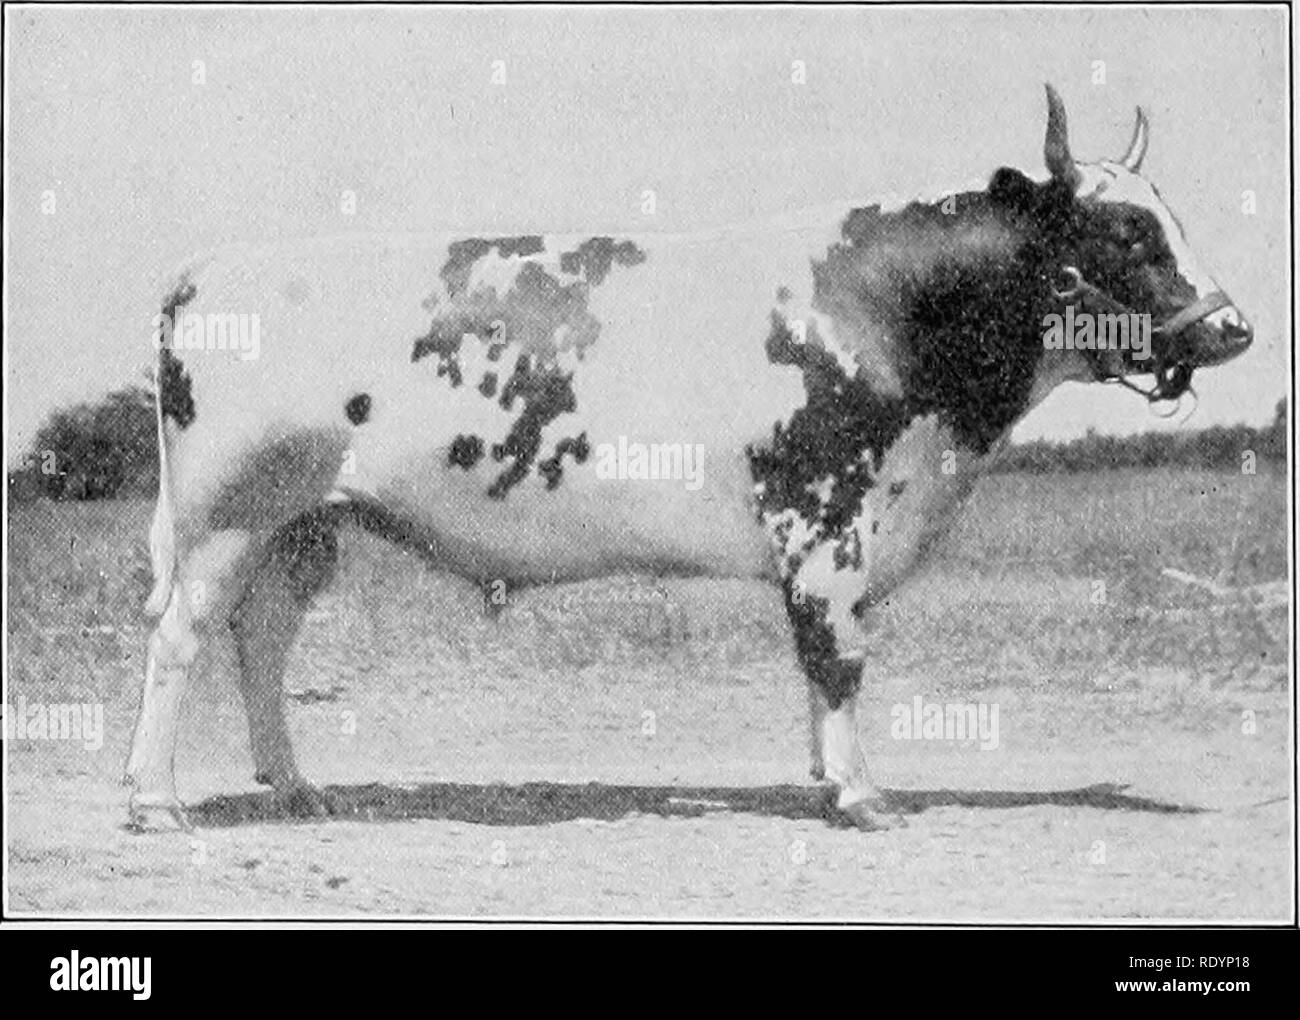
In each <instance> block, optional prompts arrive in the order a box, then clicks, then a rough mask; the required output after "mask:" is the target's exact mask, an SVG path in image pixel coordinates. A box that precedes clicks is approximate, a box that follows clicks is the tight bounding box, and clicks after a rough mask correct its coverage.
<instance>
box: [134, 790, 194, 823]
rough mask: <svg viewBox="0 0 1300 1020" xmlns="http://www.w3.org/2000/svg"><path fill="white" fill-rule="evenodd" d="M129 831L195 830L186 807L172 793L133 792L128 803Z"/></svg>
mask: <svg viewBox="0 0 1300 1020" xmlns="http://www.w3.org/2000/svg"><path fill="white" fill-rule="evenodd" d="M126 828H127V831H128V832H135V833H144V832H168V831H175V830H177V829H179V830H180V831H181V832H193V831H194V826H193V825H192V824H190V820H189V817H188V816H187V815H186V814H185V807H184V806H183V805H182V804H181V802H180V801H179V800H177V799H176V797H175V796H174V795H172V794H147V793H138V792H137V793H133V794H131V799H130V801H129V802H128V803H127V822H126Z"/></svg>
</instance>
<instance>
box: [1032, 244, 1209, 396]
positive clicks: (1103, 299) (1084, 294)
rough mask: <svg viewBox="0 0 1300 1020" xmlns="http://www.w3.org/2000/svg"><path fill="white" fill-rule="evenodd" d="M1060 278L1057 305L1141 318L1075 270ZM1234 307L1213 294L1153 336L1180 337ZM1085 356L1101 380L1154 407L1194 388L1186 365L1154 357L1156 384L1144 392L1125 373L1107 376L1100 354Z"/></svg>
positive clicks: (1064, 272) (1169, 320)
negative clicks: (1062, 282)
mask: <svg viewBox="0 0 1300 1020" xmlns="http://www.w3.org/2000/svg"><path fill="white" fill-rule="evenodd" d="M1061 275H1062V276H1063V277H1064V278H1065V279H1066V281H1067V282H1066V285H1065V286H1064V287H1058V286H1056V285H1055V284H1053V286H1052V296H1053V297H1055V298H1056V299H1057V300H1058V301H1062V302H1065V303H1067V304H1068V303H1070V302H1078V303H1080V304H1085V305H1090V306H1092V307H1093V308H1095V309H1099V310H1100V311H1102V312H1103V313H1104V314H1109V315H1115V314H1118V315H1135V314H1141V313H1137V312H1134V310H1133V309H1132V308H1130V307H1129V306H1128V305H1126V304H1124V303H1123V302H1122V301H1117V300H1115V298H1113V297H1111V296H1110V295H1109V294H1107V293H1106V292H1105V291H1104V290H1101V289H1100V288H1099V287H1096V286H1094V285H1093V284H1091V283H1089V282H1088V281H1087V280H1086V279H1084V276H1083V273H1081V272H1080V271H1079V269H1078V267H1076V266H1062V267H1061ZM1231 303H1232V302H1231V301H1229V300H1228V295H1226V294H1225V293H1223V291H1221V290H1216V291H1213V292H1212V293H1209V294H1206V295H1205V296H1204V297H1200V298H1197V299H1196V300H1195V301H1193V302H1192V303H1191V304H1189V305H1187V306H1186V307H1185V308H1180V309H1179V310H1178V311H1176V312H1174V314H1173V315H1171V316H1169V318H1167V319H1165V320H1163V321H1162V322H1160V323H1158V324H1157V325H1154V326H1152V327H1151V333H1152V335H1153V336H1155V335H1160V336H1164V337H1172V336H1177V335H1178V334H1179V333H1181V332H1182V331H1183V330H1184V329H1186V328H1187V327H1188V326H1192V325H1195V324H1196V323H1198V322H1200V321H1201V320H1202V319H1204V318H1205V317H1206V316H1208V315H1213V314H1214V313H1215V312H1217V311H1218V310H1219V309H1221V308H1226V307H1227V306H1228V305H1230V304H1231ZM1083 353H1086V354H1089V355H1092V356H1091V357H1089V359H1088V362H1089V364H1090V365H1091V367H1092V371H1093V373H1094V374H1095V375H1096V377H1097V379H1098V380H1100V381H1101V382H1117V383H1119V384H1120V385H1121V386H1124V387H1126V388H1128V389H1130V390H1132V391H1133V392H1134V393H1140V394H1142V396H1144V397H1146V398H1147V400H1149V401H1151V402H1152V403H1155V402H1157V401H1160V400H1177V399H1178V398H1179V397H1181V396H1182V395H1183V394H1184V393H1186V392H1187V390H1188V389H1189V388H1190V387H1191V382H1192V371H1193V366H1191V365H1188V364H1185V363H1180V364H1175V365H1168V366H1167V365H1165V363H1164V361H1163V359H1162V358H1160V357H1159V356H1158V355H1154V359H1155V364H1154V365H1153V366H1152V368H1151V375H1152V376H1154V377H1155V380H1156V384H1155V386H1153V387H1152V388H1151V389H1150V390H1144V389H1142V388H1141V387H1139V386H1135V385H1134V384H1133V383H1131V382H1129V381H1128V380H1127V379H1126V378H1125V377H1124V375H1123V374H1122V373H1108V372H1107V371H1106V370H1105V369H1104V368H1103V367H1102V364H1101V359H1100V358H1099V357H1097V356H1096V353H1097V352H1095V351H1085V352H1083Z"/></svg>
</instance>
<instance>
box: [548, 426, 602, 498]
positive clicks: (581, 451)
mask: <svg viewBox="0 0 1300 1020" xmlns="http://www.w3.org/2000/svg"><path fill="white" fill-rule="evenodd" d="M566 453H567V454H571V455H572V456H573V460H574V463H576V464H583V463H585V462H586V460H587V458H588V457H590V456H591V445H590V444H589V443H588V442H587V433H585V432H583V433H582V434H580V435H579V436H578V437H577V438H576V439H573V438H570V437H567V436H566V437H565V438H564V439H561V440H560V441H559V442H558V443H556V444H555V452H554V453H553V454H551V456H549V457H547V458H546V460H544V461H541V462H539V463H538V465H537V473H538V474H539V475H541V476H542V477H543V478H545V479H546V488H547V489H555V488H558V487H559V485H560V481H561V480H562V479H563V478H564V455H565V454H566Z"/></svg>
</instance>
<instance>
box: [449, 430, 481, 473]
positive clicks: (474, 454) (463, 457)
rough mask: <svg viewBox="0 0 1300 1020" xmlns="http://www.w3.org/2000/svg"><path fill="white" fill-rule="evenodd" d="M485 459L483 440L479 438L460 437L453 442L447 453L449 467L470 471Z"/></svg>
mask: <svg viewBox="0 0 1300 1020" xmlns="http://www.w3.org/2000/svg"><path fill="white" fill-rule="evenodd" d="M482 459H483V440H481V439H480V438H479V437H478V436H466V435H459V436H457V437H456V438H455V439H453V440H452V441H451V449H450V450H448V451H447V464H448V466H449V467H459V468H464V469H465V470H466V471H468V470H469V469H470V468H472V467H473V466H474V465H475V464H477V463H478V462H479V461H480V460H482Z"/></svg>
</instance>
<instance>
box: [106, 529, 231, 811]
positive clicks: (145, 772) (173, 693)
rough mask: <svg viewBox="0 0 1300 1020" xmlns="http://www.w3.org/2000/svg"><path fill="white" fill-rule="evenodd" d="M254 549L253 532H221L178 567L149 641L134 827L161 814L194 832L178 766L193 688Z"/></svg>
mask: <svg viewBox="0 0 1300 1020" xmlns="http://www.w3.org/2000/svg"><path fill="white" fill-rule="evenodd" d="M252 545H253V538H252V536H251V535H250V534H249V533H248V532H247V531H241V530H226V531H219V532H215V533H213V534H211V535H209V536H207V537H206V538H205V539H203V541H202V542H200V543H199V544H198V545H197V546H195V547H194V548H193V549H192V550H191V551H190V552H188V553H187V554H186V555H185V557H184V558H183V561H182V562H180V563H179V564H178V566H177V570H176V572H175V574H174V576H173V579H172V586H171V591H170V594H169V596H168V600H167V608H166V609H165V610H164V612H163V615H162V619H161V620H159V622H158V626H157V627H155V628H154V631H153V634H152V635H150V638H149V653H148V662H147V664H146V666H145V682H144V692H143V695H142V697H141V701H140V714H139V716H138V717H137V719H136V724H135V735H134V736H133V737H132V740H131V755H130V758H129V759H128V760H127V766H126V782H127V785H128V786H130V787H131V799H130V824H131V826H132V827H133V828H148V827H149V825H150V824H151V822H152V817H153V816H154V815H156V814H163V815H166V816H170V817H171V818H172V819H173V820H174V821H175V822H176V823H177V824H179V825H180V826H181V827H182V828H189V824H188V822H187V821H186V819H185V813H184V811H183V809H182V808H181V803H180V801H179V800H178V799H177V797H176V775H175V767H174V763H175V759H176V731H177V726H178V724H179V718H180V706H181V700H182V697H183V696H184V693H185V682H186V680H187V679H188V677H189V673H190V668H191V667H192V666H193V664H194V660H195V658H196V657H197V656H198V653H199V648H200V636H201V634H202V632H203V630H204V628H205V625H206V623H207V622H208V621H209V620H211V619H212V618H214V617H218V618H219V617H220V615H222V614H223V613H224V612H225V611H226V609H227V607H228V606H229V605H230V603H231V601H232V600H233V599H236V598H238V595H239V588H240V585H241V583H242V579H243V577H244V572H245V570H246V567H247V560H248V557H249V555H250V550H251V547H252Z"/></svg>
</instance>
